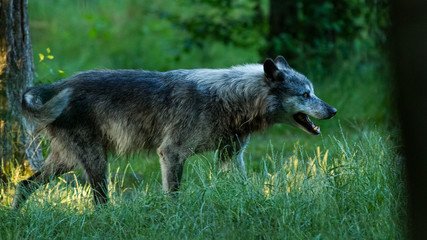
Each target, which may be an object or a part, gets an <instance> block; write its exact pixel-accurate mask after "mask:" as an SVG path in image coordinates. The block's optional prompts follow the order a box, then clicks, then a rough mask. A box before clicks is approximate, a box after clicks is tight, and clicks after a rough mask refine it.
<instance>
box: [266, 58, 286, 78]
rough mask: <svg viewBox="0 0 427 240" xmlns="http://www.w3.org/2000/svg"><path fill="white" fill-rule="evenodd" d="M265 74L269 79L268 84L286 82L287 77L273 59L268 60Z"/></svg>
mask: <svg viewBox="0 0 427 240" xmlns="http://www.w3.org/2000/svg"><path fill="white" fill-rule="evenodd" d="M264 74H265V77H266V78H267V79H266V80H267V83H270V82H274V81H284V80H285V76H284V75H283V73H282V72H281V71H280V70H279V68H278V67H277V65H276V63H274V61H273V59H271V58H267V59H266V60H265V62H264Z"/></svg>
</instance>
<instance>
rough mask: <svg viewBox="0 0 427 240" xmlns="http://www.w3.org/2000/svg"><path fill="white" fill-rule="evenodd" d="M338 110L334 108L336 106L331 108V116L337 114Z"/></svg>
mask: <svg viewBox="0 0 427 240" xmlns="http://www.w3.org/2000/svg"><path fill="white" fill-rule="evenodd" d="M337 112H338V110H337V109H336V108H334V107H333V108H332V109H331V110H330V114H331V117H333V116H335V114H337Z"/></svg>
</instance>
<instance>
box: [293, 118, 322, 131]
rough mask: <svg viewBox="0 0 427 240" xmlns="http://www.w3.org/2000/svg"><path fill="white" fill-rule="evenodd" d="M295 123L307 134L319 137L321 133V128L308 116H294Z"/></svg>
mask: <svg viewBox="0 0 427 240" xmlns="http://www.w3.org/2000/svg"><path fill="white" fill-rule="evenodd" d="M294 119H295V121H296V122H297V123H298V124H299V125H300V126H301V127H302V128H304V129H305V130H306V131H307V132H309V133H311V134H314V135H317V134H319V133H320V127H318V126H316V125H315V124H314V123H313V122H312V121H311V120H310V118H309V117H308V115H307V114H304V113H297V114H295V115H294Z"/></svg>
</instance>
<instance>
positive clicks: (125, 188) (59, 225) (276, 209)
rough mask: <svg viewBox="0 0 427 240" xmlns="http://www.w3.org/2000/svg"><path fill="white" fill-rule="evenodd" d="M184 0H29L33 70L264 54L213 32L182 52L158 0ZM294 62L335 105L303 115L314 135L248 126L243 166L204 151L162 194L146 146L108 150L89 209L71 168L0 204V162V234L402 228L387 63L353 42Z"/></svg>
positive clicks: (337, 235) (49, 76) (146, 65)
mask: <svg viewBox="0 0 427 240" xmlns="http://www.w3.org/2000/svg"><path fill="white" fill-rule="evenodd" d="M184 3H188V2H186V1H178V2H175V1H172V2H171V1H167V2H166V1H164V0H159V1H155V3H154V2H151V3H148V1H131V0H127V1H122V2H120V1H76V2H72V3H71V2H70V1H66V0H58V1H53V0H45V1H31V2H30V6H29V7H30V9H29V10H30V16H31V19H30V25H31V34H32V41H33V45H34V56H35V65H36V72H37V75H36V83H37V84H40V83H48V82H53V81H56V80H58V79H59V78H61V77H63V75H64V74H62V73H59V72H58V70H63V71H64V72H65V75H68V76H69V75H71V74H73V73H74V72H77V71H83V70H87V69H92V68H143V69H148V70H170V69H175V68H196V67H229V66H231V65H235V64H242V63H246V62H257V61H259V60H260V59H262V58H263V57H264V56H259V54H258V51H257V50H258V49H259V48H260V47H261V46H253V48H239V47H236V46H232V45H224V44H221V43H218V42H215V41H212V43H210V44H208V46H209V47H208V48H206V47H205V48H203V49H199V48H192V49H190V50H185V51H184V50H183V48H182V44H183V42H184V40H185V38H186V37H188V36H187V35H186V33H185V32H183V31H182V30H181V29H180V28H178V27H176V26H174V25H173V24H172V23H171V22H169V20H168V18H165V17H164V13H165V7H164V6H167V7H168V8H167V11H169V12H180V11H188V9H185V8H186V5H185V4H184ZM47 6H48V7H47ZM111 9H114V11H111ZM136 10H138V11H136ZM167 11H166V12H167ZM261 34H262V33H260V45H262V41H264V40H261V39H263V36H262V35H261ZM47 48H49V49H50V53H48V51H47V50H46V49H47ZM371 50H372V49H371ZM39 53H41V54H43V56H44V59H43V61H40V57H39ZM48 55H52V56H54V58H53V59H49V58H48V57H47V56H48ZM363 56H364V57H363ZM269 57H273V56H269ZM285 57H286V56H285ZM291 65H293V64H292V63H291ZM299 66H300V67H299V68H298V69H297V70H298V71H300V72H302V73H304V74H306V75H307V76H308V77H309V79H311V80H312V82H313V84H314V87H315V89H316V94H317V95H318V96H319V97H320V98H322V99H324V100H325V101H326V102H328V103H330V104H331V105H333V106H334V107H336V108H337V109H338V114H337V115H336V117H334V118H333V119H332V120H328V121H320V120H314V121H315V122H316V124H317V125H319V126H320V127H321V129H322V134H321V135H320V136H311V135H308V134H306V133H304V132H302V131H301V130H299V129H295V128H292V127H289V126H286V125H281V124H278V125H275V126H274V127H272V128H271V129H269V130H267V131H265V132H262V133H257V134H254V135H253V136H252V139H251V142H250V144H249V146H248V149H247V152H246V153H245V162H246V170H247V172H248V177H247V178H245V177H243V176H242V174H240V172H239V171H238V170H236V169H233V170H231V171H230V172H221V171H219V166H218V163H217V160H216V156H215V153H213V152H208V153H205V154H203V155H198V156H194V157H192V158H190V159H189V160H188V161H187V163H186V165H185V170H184V176H183V185H182V188H181V189H180V194H179V197H178V198H171V197H169V196H168V195H165V194H163V193H162V191H161V176H160V166H159V162H158V159H157V156H156V155H155V154H154V153H151V154H148V153H147V154H146V153H141V154H139V155H133V156H131V157H130V158H124V157H117V156H110V160H111V161H110V165H109V170H108V174H109V179H110V184H109V195H110V200H111V201H110V203H109V204H107V205H106V206H105V207H103V208H98V209H95V208H94V206H93V204H92V198H91V192H90V188H89V187H88V186H87V185H86V184H84V183H81V182H80V181H75V179H76V178H80V175H81V174H79V173H81V170H76V171H75V172H74V173H75V174H76V175H74V173H71V174H68V175H67V176H63V177H61V178H59V179H54V180H52V181H51V182H50V183H49V184H48V185H46V186H44V187H42V188H40V189H39V190H37V191H36V192H35V194H34V195H32V197H31V198H30V199H29V200H28V201H27V202H26V203H25V205H24V206H23V208H22V209H21V210H20V211H17V212H16V211H9V207H10V204H11V201H12V196H13V193H14V188H15V184H16V183H17V182H18V181H19V180H20V179H22V178H24V177H25V176H26V175H28V174H29V173H28V172H25V168H24V167H23V166H14V165H13V164H12V163H11V162H9V163H8V165H7V167H6V168H3V169H6V170H7V174H8V180H9V181H8V183H7V185H6V186H3V187H2V188H0V239H1V240H3V239H64V238H67V239H132V238H133V239H142V238H151V239H172V238H173V239H175V238H177V237H180V238H185V239H206V238H215V239H404V238H406V235H407V227H406V218H407V213H406V206H407V195H406V189H405V175H404V166H403V160H402V156H401V154H400V141H399V129H398V128H397V127H396V125H397V124H396V121H395V120H394V116H395V114H394V111H393V108H392V107H391V104H392V100H391V95H392V94H391V89H390V87H389V86H390V83H389V78H390V76H389V73H388V67H387V63H386V62H383V61H382V59H372V58H368V57H366V54H365V53H360V52H355V54H354V56H353V58H352V59H337V62H336V64H335V65H334V66H330V67H328V68H327V69H326V68H319V67H318V66H317V64H316V62H313V61H307V62H304V63H300V64H299ZM48 146H49V145H48V143H47V142H44V145H43V147H44V152H45V153H46V152H48V150H49V149H48Z"/></svg>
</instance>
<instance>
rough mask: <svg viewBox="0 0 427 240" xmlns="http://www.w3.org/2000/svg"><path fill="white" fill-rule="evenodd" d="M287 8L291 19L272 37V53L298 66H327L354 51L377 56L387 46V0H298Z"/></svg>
mask: <svg viewBox="0 0 427 240" xmlns="http://www.w3.org/2000/svg"><path fill="white" fill-rule="evenodd" d="M271 2H272V3H273V2H276V1H271ZM287 8H290V10H288V11H286V13H287V14H289V16H284V17H283V19H282V21H281V25H280V26H279V27H280V28H281V29H283V30H282V31H281V32H280V33H277V32H275V33H272V34H273V36H270V37H272V39H270V42H269V44H268V45H267V49H269V51H267V52H269V53H270V54H271V53H276V54H279V53H281V54H284V55H285V56H287V57H288V58H289V59H290V60H295V61H296V62H298V63H299V62H305V61H306V59H313V60H315V61H317V62H321V63H322V64H323V66H325V65H329V64H331V63H333V62H334V61H336V58H337V57H339V58H349V57H352V56H353V55H354V53H355V52H356V53H357V54H368V55H370V56H371V57H372V56H375V54H377V50H375V48H378V47H381V46H384V44H385V40H386V32H385V30H386V28H387V27H388V26H389V21H388V9H389V8H388V1H387V0H381V1H366V0H356V1H353V0H351V1H350V0H347V1H340V0H329V1H312V0H298V1H291V2H289V3H288V5H287Z"/></svg>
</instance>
